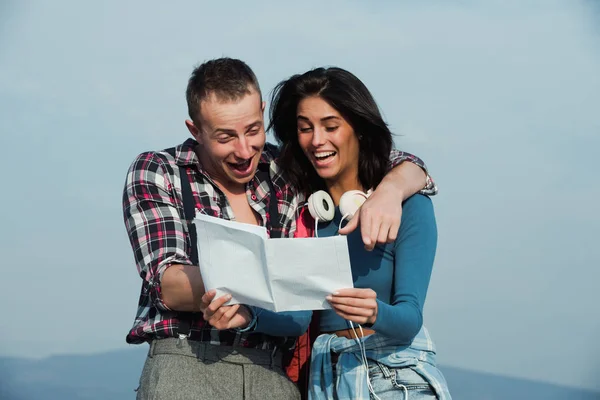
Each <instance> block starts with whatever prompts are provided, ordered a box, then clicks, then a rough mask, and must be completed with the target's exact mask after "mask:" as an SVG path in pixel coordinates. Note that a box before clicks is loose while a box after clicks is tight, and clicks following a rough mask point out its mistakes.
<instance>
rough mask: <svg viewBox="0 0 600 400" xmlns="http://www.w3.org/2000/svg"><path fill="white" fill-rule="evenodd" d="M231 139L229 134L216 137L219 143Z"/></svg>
mask: <svg viewBox="0 0 600 400" xmlns="http://www.w3.org/2000/svg"><path fill="white" fill-rule="evenodd" d="M230 140H231V136H219V137H218V138H217V142H219V143H227V142H229V141H230Z"/></svg>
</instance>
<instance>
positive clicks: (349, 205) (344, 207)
mask: <svg viewBox="0 0 600 400" xmlns="http://www.w3.org/2000/svg"><path fill="white" fill-rule="evenodd" d="M369 195H370V193H363V192H361V191H360V190H350V191H348V192H346V193H344V194H343V195H342V197H341V198H340V212H341V213H342V216H345V217H346V218H348V219H352V217H354V214H356V211H358V209H359V208H360V207H361V206H362V205H363V203H364V202H365V201H366V200H367V198H368V197H369Z"/></svg>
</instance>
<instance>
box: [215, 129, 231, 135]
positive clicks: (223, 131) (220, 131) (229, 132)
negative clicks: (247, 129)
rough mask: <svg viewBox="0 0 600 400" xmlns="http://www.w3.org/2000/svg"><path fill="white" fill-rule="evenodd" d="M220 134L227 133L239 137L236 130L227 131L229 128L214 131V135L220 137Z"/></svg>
mask: <svg viewBox="0 0 600 400" xmlns="http://www.w3.org/2000/svg"><path fill="white" fill-rule="evenodd" d="M220 133H225V134H227V135H237V132H236V131H235V129H227V128H217V129H215V130H214V131H213V135H215V136H216V135H218V134H220Z"/></svg>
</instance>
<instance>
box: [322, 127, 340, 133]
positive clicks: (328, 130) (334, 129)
mask: <svg viewBox="0 0 600 400" xmlns="http://www.w3.org/2000/svg"><path fill="white" fill-rule="evenodd" d="M337 128H338V127H337V126H328V127H326V128H325V130H326V131H327V132H335V131H336V130H337Z"/></svg>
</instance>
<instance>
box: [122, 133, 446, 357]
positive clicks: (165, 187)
mask: <svg viewBox="0 0 600 400" xmlns="http://www.w3.org/2000/svg"><path fill="white" fill-rule="evenodd" d="M196 146H197V142H196V141H194V140H193V139H188V140H187V141H185V142H184V143H183V144H181V145H179V146H177V147H176V149H175V157H173V156H171V155H170V154H169V153H167V152H166V151H160V152H145V153H142V154H140V155H139V156H138V157H136V159H135V160H134V161H133V163H132V164H131V167H130V168H129V171H128V173H127V179H126V182H125V189H124V193H123V214H124V219H125V226H126V228H127V233H128V235H129V240H130V242H131V246H132V248H133V253H134V257H135V262H136V266H137V269H138V273H139V274H140V276H141V278H142V288H141V294H140V298H139V305H138V311H137V315H136V318H135V322H134V324H133V328H132V329H131V330H130V332H129V334H128V335H127V338H126V340H127V342H128V343H134V344H138V343H143V342H145V341H149V340H152V339H154V338H166V337H177V330H178V324H179V319H178V318H177V316H178V312H176V311H173V310H171V309H169V308H168V307H167V306H166V305H165V303H164V302H163V301H162V296H161V285H160V282H161V278H162V275H163V274H164V272H165V270H166V269H167V268H168V267H169V266H170V265H172V264H187V265H192V262H191V260H190V256H189V255H190V254H191V252H190V248H191V245H192V244H191V243H190V239H189V235H188V230H187V225H186V222H185V220H184V218H183V215H184V212H183V201H182V196H181V181H180V179H181V178H182V177H181V176H180V169H179V166H182V167H185V168H186V170H187V176H186V177H183V178H184V179H189V181H190V185H191V187H192V192H193V195H194V199H195V202H196V208H197V209H198V210H201V212H203V213H205V214H208V215H211V216H214V217H218V218H224V219H227V220H234V219H235V218H234V215H233V210H232V208H231V206H230V204H229V202H228V201H227V197H226V196H225V194H224V193H223V192H222V191H221V190H220V189H219V188H218V186H217V185H216V184H215V183H214V181H213V180H212V179H211V178H210V177H209V176H208V174H207V173H206V172H205V171H204V169H203V168H202V166H201V165H200V162H199V159H198V157H197V155H196V153H195V152H194V148H195V147H196ZM277 154H278V149H277V147H276V146H274V145H272V144H269V143H267V144H266V145H265V148H264V150H263V154H262V156H261V159H260V161H259V166H258V168H259V170H261V169H262V170H266V171H269V175H270V177H271V181H272V183H273V188H274V190H275V192H276V193H275V194H276V198H277V200H278V204H277V207H278V211H279V222H280V226H281V228H280V229H281V232H278V236H279V237H292V236H293V234H294V232H295V230H296V218H297V216H298V214H299V210H300V209H301V208H302V207H303V206H304V204H305V203H306V201H305V196H303V195H302V194H300V193H296V191H294V190H293V189H292V188H291V186H290V185H289V184H288V183H286V182H285V180H284V179H283V177H282V175H281V169H280V168H279V166H278V165H277V163H276V157H277ZM402 161H411V162H413V163H415V164H417V165H420V166H421V167H423V168H425V165H424V163H423V162H422V161H421V160H420V159H419V158H417V157H415V156H413V155H411V154H408V153H403V152H399V151H394V152H393V153H392V154H391V156H390V162H391V165H397V164H399V163H401V162H402ZM422 193H424V194H430V195H431V194H435V193H437V187H436V186H435V184H434V183H433V180H431V178H429V176H428V178H427V187H426V188H425V189H424V190H423V191H422ZM246 196H247V198H248V202H249V204H250V206H251V207H252V208H253V209H254V210H255V211H256V212H257V213H258V215H259V216H260V219H261V223H262V225H263V226H271V223H270V218H271V216H270V215H269V213H268V210H269V207H268V205H269V201H270V198H271V196H270V190H269V185H268V182H267V181H266V180H264V179H261V177H260V176H259V175H258V174H257V175H256V176H255V177H254V178H253V179H252V180H251V181H250V182H249V183H248V184H247V185H246ZM189 339H190V340H198V341H208V342H210V343H211V344H221V345H229V346H233V345H241V346H245V347H256V348H262V349H271V348H273V346H275V345H277V344H278V343H279V344H280V343H282V341H285V338H274V337H269V336H266V335H263V334H260V333H246V332H244V333H240V332H236V331H234V330H224V331H218V330H216V329H214V328H212V327H211V326H209V325H208V324H206V323H205V321H204V320H203V319H202V318H201V316H200V317H199V318H197V319H194V320H193V321H192V324H191V330H190V334H189Z"/></svg>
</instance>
